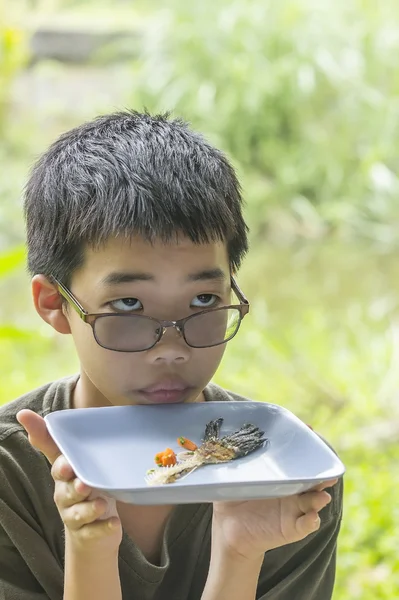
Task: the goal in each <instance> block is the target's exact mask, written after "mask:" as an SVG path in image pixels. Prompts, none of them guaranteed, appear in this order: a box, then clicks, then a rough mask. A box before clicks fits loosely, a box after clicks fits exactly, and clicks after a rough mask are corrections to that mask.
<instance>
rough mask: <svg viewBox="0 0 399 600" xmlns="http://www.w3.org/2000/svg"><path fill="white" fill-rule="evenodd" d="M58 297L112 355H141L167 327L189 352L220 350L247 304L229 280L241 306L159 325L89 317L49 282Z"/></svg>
mask: <svg viewBox="0 0 399 600" xmlns="http://www.w3.org/2000/svg"><path fill="white" fill-rule="evenodd" d="M52 279H53V281H54V282H55V283H56V285H57V287H58V291H59V293H60V294H61V295H62V296H63V297H64V298H65V300H67V302H68V303H69V304H70V305H71V306H72V307H73V308H74V309H75V310H76V312H77V313H78V315H79V317H80V318H81V319H82V321H84V322H85V323H87V324H88V325H90V326H91V328H92V330H93V335H94V338H95V340H96V342H97V344H99V345H100V346H102V347H103V348H106V349H107V350H114V351H115V352H144V351H145V350H150V349H151V348H153V347H154V346H155V344H157V343H158V342H159V341H160V340H161V338H162V336H163V335H164V334H165V332H166V330H167V328H168V327H174V328H175V329H177V331H178V332H179V334H180V335H181V336H182V337H183V339H184V340H185V342H186V344H187V345H188V346H191V348H209V347H211V346H219V345H220V344H225V343H226V342H228V341H229V340H231V339H232V338H233V337H234V336H235V335H236V333H237V331H238V330H239V328H240V325H241V321H242V320H243V318H244V317H245V315H246V314H247V313H248V312H249V302H248V300H247V299H246V297H245V296H244V294H243V293H242V291H241V290H240V288H239V287H238V285H237V283H236V282H235V280H234V279H233V278H231V288H232V290H233V291H234V293H235V294H236V296H237V298H238V300H239V302H240V304H231V305H229V306H223V307H221V308H211V309H207V310H202V311H201V312H198V313H195V314H193V315H190V316H189V317H186V318H184V319H180V320H178V321H160V320H159V319H154V318H153V317H148V316H146V315H134V314H133V315H132V314H120V313H100V314H89V313H88V312H87V311H86V310H85V309H84V308H83V306H82V305H81V304H80V302H79V301H78V300H77V299H76V298H75V296H74V295H73V294H72V292H71V291H70V290H69V289H68V288H67V287H65V286H64V285H63V284H62V283H61V282H60V281H58V280H57V279H56V278H54V277H53V278H52Z"/></svg>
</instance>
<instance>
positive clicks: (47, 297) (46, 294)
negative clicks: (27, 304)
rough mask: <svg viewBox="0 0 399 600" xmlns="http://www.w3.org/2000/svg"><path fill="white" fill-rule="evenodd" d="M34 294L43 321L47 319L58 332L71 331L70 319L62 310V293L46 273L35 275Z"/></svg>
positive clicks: (37, 309) (33, 280)
mask: <svg viewBox="0 0 399 600" xmlns="http://www.w3.org/2000/svg"><path fill="white" fill-rule="evenodd" d="M32 295H33V303H34V305H35V308H36V311H37V312H38V314H39V315H40V316H41V318H42V319H43V321H46V323H48V324H49V325H51V326H52V327H53V328H54V329H55V330H56V331H58V333H71V328H70V326H69V321H68V319H67V318H66V316H65V314H64V312H63V310H62V307H63V302H62V298H61V295H60V293H59V292H58V290H57V288H56V286H55V285H54V284H53V283H51V281H50V280H49V279H47V277H45V276H44V275H35V276H34V277H33V279H32Z"/></svg>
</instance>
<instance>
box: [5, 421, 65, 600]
mask: <svg viewBox="0 0 399 600" xmlns="http://www.w3.org/2000/svg"><path fill="white" fill-rule="evenodd" d="M50 477H51V476H50ZM52 495H53V492H52V488H51V481H50V479H49V468H48V465H47V463H46V459H45V458H44V456H43V455H41V454H40V453H39V452H37V451H36V450H35V449H34V448H32V446H31V445H30V444H29V442H28V440H27V439H26V437H25V435H24V434H23V433H21V432H18V433H14V434H12V435H10V436H8V437H7V438H6V439H5V440H2V441H0V600H62V598H63V565H62V557H61V556H60V555H59V552H58V549H57V547H56V536H55V535H54V532H53V531H52V529H51V525H50V523H54V517H55V522H58V521H57V515H58V513H57V515H54V507H55V505H54V502H53V503H52V504H53V506H51V503H50V499H52ZM58 520H60V518H59V517H58ZM61 537H62V536H61Z"/></svg>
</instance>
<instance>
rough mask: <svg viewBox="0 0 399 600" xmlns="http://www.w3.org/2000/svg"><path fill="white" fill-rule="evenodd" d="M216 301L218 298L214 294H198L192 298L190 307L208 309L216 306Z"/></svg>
mask: <svg viewBox="0 0 399 600" xmlns="http://www.w3.org/2000/svg"><path fill="white" fill-rule="evenodd" d="M218 301H219V297H218V296H215V294H199V295H198V296H196V297H195V298H194V300H193V301H192V303H191V305H192V306H197V307H200V308H208V307H210V306H214V305H215V304H217V303H218Z"/></svg>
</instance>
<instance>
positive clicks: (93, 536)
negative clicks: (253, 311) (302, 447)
mask: <svg viewBox="0 0 399 600" xmlns="http://www.w3.org/2000/svg"><path fill="white" fill-rule="evenodd" d="M25 216H26V223H27V243H28V264H29V270H30V272H31V274H32V276H33V279H32V292H33V299H34V304H35V307H36V310H37V312H38V313H39V315H40V316H41V317H42V318H43V319H44V320H45V321H46V322H47V323H49V324H50V325H51V326H52V327H53V328H54V329H55V330H56V331H58V332H59V333H62V334H72V336H73V339H74V343H75V346H76V351H77V353H78V356H79V361H80V372H79V375H76V376H73V377H67V378H65V379H62V380H60V381H56V382H53V383H51V384H49V385H45V386H43V387H42V388H40V389H38V390H34V391H33V392H31V393H29V394H26V395H25V396H23V397H21V398H19V399H17V400H15V401H13V402H11V403H9V404H7V405H6V406H4V407H3V408H2V409H1V410H0V507H1V508H0V598H1V600H28V599H29V600H33V599H34V598H35V599H37V600H42V599H43V600H44V599H51V600H61V599H62V598H63V599H64V600H80V599H82V600H83V599H84V600H89V599H91V598H93V600H120V599H121V598H124V599H126V600H127V599H130V598H131V599H135V600H147V599H148V600H167V599H169V598H170V599H171V600H216V599H217V600H254V599H255V598H256V599H260V600H294V599H297V600H328V599H329V598H331V595H332V589H333V582H334V571H335V556H336V542H337V536H338V531H339V527H340V522H341V515H342V483H341V481H340V482H338V483H337V482H336V481H330V482H325V483H324V484H323V485H320V486H319V487H318V488H317V489H315V490H313V491H310V492H307V493H304V494H301V495H297V496H291V497H289V498H283V499H265V500H257V501H248V502H229V503H223V502H216V503H214V504H213V505H205V504H195V505H183V506H176V507H173V506H155V507H154V506H149V507H148V506H147V507H146V506H136V505H127V504H123V503H121V502H114V501H112V500H110V499H108V498H106V497H102V496H99V494H98V493H96V491H95V490H91V489H90V488H88V487H87V486H85V485H84V484H83V483H82V482H81V481H79V480H78V479H77V478H76V476H75V474H74V473H73V471H72V468H71V466H70V465H69V464H68V463H67V461H66V459H65V458H64V457H63V456H62V455H61V453H60V451H59V449H58V448H57V446H56V445H55V443H54V441H53V440H52V439H51V438H50V436H49V434H48V432H47V429H46V425H45V421H44V420H43V416H45V415H46V414H48V413H49V412H50V411H54V410H63V409H66V408H73V409H79V408H83V407H95V406H97V407H99V406H110V405H114V406H120V405H132V404H147V405H148V404H162V403H168V402H206V401H209V400H213V401H215V400H216V401H230V400H243V401H245V399H244V398H240V397H238V396H237V395H235V394H233V393H228V392H226V391H225V390H223V389H221V388H219V387H218V386H216V385H214V384H211V383H209V382H210V380H211V379H212V377H213V375H214V373H215V371H216V369H217V367H218V365H219V363H220V360H221V358H222V355H223V352H224V349H225V344H226V342H227V341H228V340H229V339H231V338H232V337H233V336H234V335H235V334H236V333H237V331H238V328H239V326H240V323H241V320H242V318H243V316H244V315H245V313H246V311H247V308H248V304H247V301H246V299H245V297H244V296H243V294H242V293H241V292H240V290H239V288H238V286H237V285H236V283H235V280H234V275H235V273H236V272H237V270H238V268H239V266H240V263H241V261H242V259H243V257H244V255H245V253H246V251H247V247H248V246H247V227H246V224H245V222H244V219H243V216H242V214H241V196H240V191H239V184H238V182H237V179H236V176H235V173H234V171H233V169H232V167H231V166H230V165H229V163H228V162H227V160H226V158H225V157H224V156H223V155H222V154H221V153H220V152H219V151H218V150H216V149H214V148H212V147H211V146H210V145H209V144H207V143H206V142H205V141H204V139H203V138H202V137H201V136H200V135H198V134H196V133H194V132H192V131H190V129H189V128H188V126H187V125H186V124H185V123H183V122H181V121H179V120H171V119H169V117H168V116H154V117H152V116H150V115H149V114H140V113H136V112H123V113H117V114H112V115H108V116H103V117H100V118H98V119H96V120H94V121H93V122H90V123H87V124H84V125H82V126H80V127H78V128H76V129H74V130H72V131H70V132H67V133H66V134H64V135H62V136H61V137H60V138H59V139H58V140H57V141H56V142H55V143H54V144H53V145H52V146H51V147H50V148H49V150H48V151H47V152H46V153H45V154H44V155H43V156H42V157H41V159H40V160H39V161H38V162H37V164H36V166H35V167H34V169H33V171H32V173H31V177H30V179H29V182H28V184H27V187H26V194H25ZM234 295H235V296H236V297H237V298H234ZM231 305H233V306H235V307H236V308H233V309H231V308H230V309H227V308H226V309H225V310H226V311H229V327H228V330H227V331H226V328H225V329H224V331H221V328H220V327H219V329H218V328H216V327H215V326H214V324H215V321H214V315H215V312H214V311H215V309H217V308H219V309H220V308H222V307H224V306H231ZM226 314H227V313H226ZM194 315H195V316H194ZM148 317H150V318H148ZM187 317H191V319H189V320H185V319H186V318H187ZM180 320H181V321H180ZM225 322H226V321H225ZM27 434H28V436H27ZM327 487H329V488H330V493H327V492H326V491H325V488H327ZM319 513H320V514H319Z"/></svg>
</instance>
